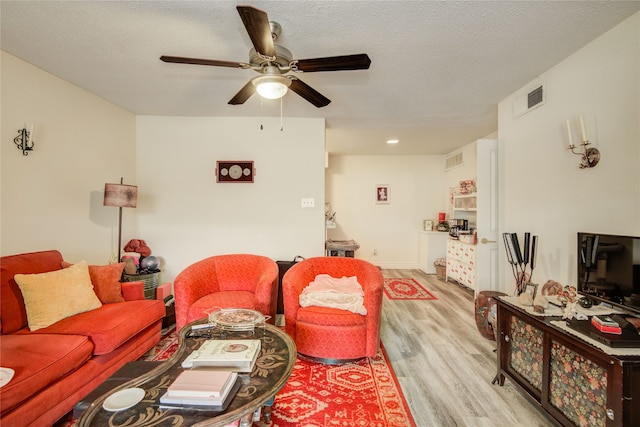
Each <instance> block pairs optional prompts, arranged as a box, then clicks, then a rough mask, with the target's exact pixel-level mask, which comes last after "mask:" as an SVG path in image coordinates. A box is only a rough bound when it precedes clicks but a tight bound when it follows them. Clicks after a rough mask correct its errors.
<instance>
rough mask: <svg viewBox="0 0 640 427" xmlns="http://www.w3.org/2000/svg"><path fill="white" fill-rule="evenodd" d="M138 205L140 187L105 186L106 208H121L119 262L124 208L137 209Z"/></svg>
mask: <svg viewBox="0 0 640 427" xmlns="http://www.w3.org/2000/svg"><path fill="white" fill-rule="evenodd" d="M137 203H138V187H137V186H135V185H126V184H123V183H122V178H120V184H105V185H104V203H103V205H104V206H115V207H117V208H119V215H118V262H120V254H121V253H122V252H121V251H122V208H135V207H136V206H137Z"/></svg>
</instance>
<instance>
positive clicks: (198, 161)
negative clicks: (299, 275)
mask: <svg viewBox="0 0 640 427" xmlns="http://www.w3.org/2000/svg"><path fill="white" fill-rule="evenodd" d="M324 127H325V126H324V119H293V118H284V130H283V131H282V132H281V131H280V118H279V117H278V118H267V119H264V130H260V119H259V118H229V117H159V116H140V117H138V120H137V152H138V157H137V158H138V183H139V189H138V195H139V196H138V197H139V201H138V209H137V213H138V229H139V237H140V238H141V239H144V240H146V242H147V244H148V245H149V247H150V248H151V249H152V251H153V254H154V255H157V256H159V257H160V258H161V260H162V270H163V272H162V275H161V277H162V280H163V281H166V280H168V281H173V279H174V278H175V276H176V275H177V274H178V273H179V272H180V271H181V270H182V269H183V268H184V267H186V266H187V265H189V264H191V263H193V262H195V261H197V260H200V259H202V258H205V257H208V256H212V255H218V254H224V253H256V254H261V255H265V256H268V257H270V258H272V259H274V260H291V259H293V258H294V257H295V256H296V255H302V256H304V257H311V256H320V255H322V254H323V253H324V252H323V251H324V163H325V162H324V139H325V138H324ZM219 160H252V161H254V162H255V163H254V166H255V169H256V175H255V179H254V183H216V179H215V174H214V169H215V167H216V161H219ZM301 198H313V199H314V200H315V208H301V207H300V199H301Z"/></svg>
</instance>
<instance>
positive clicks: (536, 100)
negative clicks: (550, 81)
mask: <svg viewBox="0 0 640 427" xmlns="http://www.w3.org/2000/svg"><path fill="white" fill-rule="evenodd" d="M543 95H544V89H543V87H542V86H540V87H539V88H537V89H534V90H532V91H531V92H529V94H528V95H527V107H528V108H531V107H534V106H536V105H538V104H540V103H541V102H542V101H544V98H543Z"/></svg>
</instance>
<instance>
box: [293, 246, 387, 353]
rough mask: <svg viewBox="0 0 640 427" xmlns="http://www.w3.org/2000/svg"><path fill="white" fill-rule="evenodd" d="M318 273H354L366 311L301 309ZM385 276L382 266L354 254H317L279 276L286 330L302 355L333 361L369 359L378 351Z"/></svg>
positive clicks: (338, 276)
mask: <svg viewBox="0 0 640 427" xmlns="http://www.w3.org/2000/svg"><path fill="white" fill-rule="evenodd" d="M318 274H328V275H330V276H332V277H336V278H340V277H343V276H346V277H351V276H356V277H357V279H358V283H360V285H361V286H362V289H363V291H364V306H365V308H366V309H367V314H366V315H364V316H363V315H361V314H356V313H352V312H350V311H346V310H341V309H337V308H327V307H316V306H310V307H301V306H300V294H301V293H302V290H303V289H304V288H305V287H307V286H308V285H309V283H310V282H312V281H313V280H314V279H315V277H316V276H317V275H318ZM383 282H384V281H383V278H382V273H380V269H378V267H376V266H374V265H373V264H371V263H369V262H367V261H364V260H361V259H356V258H343V257H317V258H308V259H306V260H303V261H301V262H299V263H297V264H295V265H294V266H293V267H291V268H290V269H289V270H288V271H287V273H286V274H285V275H284V277H283V278H282V293H283V302H284V317H285V328H286V331H287V333H288V334H289V335H290V336H291V337H292V338H293V340H294V341H295V343H296V347H297V349H298V352H299V353H300V354H303V355H306V356H311V357H314V358H318V359H322V360H324V361H325V362H335V361H342V360H350V359H359V358H362V357H373V356H375V355H376V353H377V352H378V350H379V344H380V317H381V312H382V291H383V285H384V283H383Z"/></svg>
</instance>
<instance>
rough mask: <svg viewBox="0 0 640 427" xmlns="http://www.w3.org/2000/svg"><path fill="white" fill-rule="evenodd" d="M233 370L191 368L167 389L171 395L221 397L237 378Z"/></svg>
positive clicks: (182, 373)
mask: <svg viewBox="0 0 640 427" xmlns="http://www.w3.org/2000/svg"><path fill="white" fill-rule="evenodd" d="M236 377H237V374H235V373H234V372H231V371H212V370H207V369H191V370H186V371H183V372H181V373H180V375H178V376H177V377H176V379H175V380H174V381H173V383H172V384H171V385H170V386H169V388H168V389H167V395H168V396H170V397H184V396H188V397H220V396H221V395H222V393H223V391H224V390H225V389H226V388H227V384H228V383H230V382H231V383H233V382H234V381H235V380H236Z"/></svg>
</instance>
